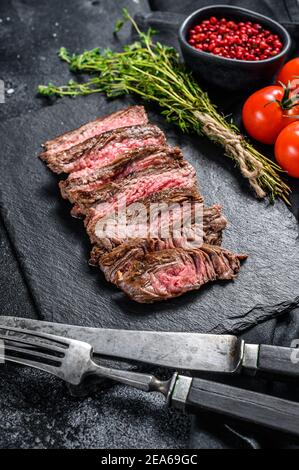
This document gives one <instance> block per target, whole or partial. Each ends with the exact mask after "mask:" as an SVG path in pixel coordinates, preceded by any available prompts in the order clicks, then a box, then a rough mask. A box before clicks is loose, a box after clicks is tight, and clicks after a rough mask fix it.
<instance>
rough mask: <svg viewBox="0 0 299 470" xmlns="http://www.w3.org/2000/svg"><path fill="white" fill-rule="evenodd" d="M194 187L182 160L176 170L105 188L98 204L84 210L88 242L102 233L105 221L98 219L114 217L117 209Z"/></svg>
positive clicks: (191, 174) (191, 173) (188, 167)
mask: <svg viewBox="0 0 299 470" xmlns="http://www.w3.org/2000/svg"><path fill="white" fill-rule="evenodd" d="M194 187H196V174H195V170H194V168H193V167H192V166H191V165H190V164H189V163H187V162H186V161H182V163H181V167H180V168H175V169H170V170H166V171H159V172H158V173H155V172H153V173H150V174H146V175H142V176H140V177H139V178H138V177H135V176H134V177H133V178H130V177H129V178H128V179H127V180H126V181H125V182H123V184H115V186H113V185H111V186H110V187H109V188H105V190H104V191H103V194H102V202H101V203H99V204H97V205H96V206H95V207H93V208H90V209H89V210H88V212H87V217H86V219H85V225H86V228H87V233H88V235H89V236H90V239H91V241H92V242H96V240H97V238H98V232H102V231H103V224H105V223H106V220H104V221H102V222H101V221H100V220H101V219H102V218H104V217H105V218H107V216H110V214H113V215H114V214H115V213H116V212H117V211H119V210H120V209H123V208H125V207H128V206H129V205H131V204H133V203H134V202H137V201H140V200H142V199H143V198H145V197H147V196H150V195H152V194H155V193H158V192H160V191H164V190H167V189H171V188H194Z"/></svg>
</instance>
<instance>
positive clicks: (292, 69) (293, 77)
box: [276, 57, 299, 89]
mask: <svg viewBox="0 0 299 470" xmlns="http://www.w3.org/2000/svg"><path fill="white" fill-rule="evenodd" d="M289 82H290V83H291V84H292V82H293V84H292V89H294V88H298V87H299V57H297V58H296V59H293V60H290V61H289V62H287V63H286V64H285V65H284V66H283V67H282V69H281V71H280V72H279V74H278V76H277V79H276V83H277V84H280V83H283V84H284V85H285V86H287V85H288V83H289Z"/></svg>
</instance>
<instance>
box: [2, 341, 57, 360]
mask: <svg viewBox="0 0 299 470" xmlns="http://www.w3.org/2000/svg"><path fill="white" fill-rule="evenodd" d="M7 351H10V352H17V353H20V354H25V355H26V356H33V357H38V358H40V359H45V360H47V361H48V360H49V361H52V362H57V363H59V364H61V362H62V361H61V360H62V359H63V358H61V357H58V356H50V355H49V354H44V353H41V352H38V351H31V350H29V349H24V348H19V347H15V346H7V345H4V359H5V356H6V354H7Z"/></svg>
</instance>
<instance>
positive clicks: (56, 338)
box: [0, 325, 72, 346]
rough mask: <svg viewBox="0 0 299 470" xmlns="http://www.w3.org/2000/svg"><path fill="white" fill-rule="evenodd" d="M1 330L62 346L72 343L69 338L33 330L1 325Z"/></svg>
mask: <svg viewBox="0 0 299 470" xmlns="http://www.w3.org/2000/svg"><path fill="white" fill-rule="evenodd" d="M0 330H3V331H12V332H15V333H20V334H26V335H28V336H32V337H34V338H41V339H48V340H49V341H52V342H56V343H58V344H61V345H62V346H69V345H70V343H71V341H72V340H70V339H68V338H65V337H61V336H56V335H51V334H48V333H36V332H35V331H33V330H26V329H23V328H14V327H12V326H2V325H0Z"/></svg>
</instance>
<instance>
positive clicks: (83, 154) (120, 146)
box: [41, 124, 166, 177]
mask: <svg viewBox="0 0 299 470" xmlns="http://www.w3.org/2000/svg"><path fill="white" fill-rule="evenodd" d="M165 143H166V138H165V135H164V134H163V132H162V131H161V130H160V129H159V128H158V127H157V126H155V125H153V124H146V125H142V126H131V127H123V128H119V129H114V130H113V131H109V132H105V133H104V134H101V135H99V136H97V137H92V138H91V139H89V140H87V141H85V142H83V143H82V144H79V145H76V146H74V147H71V148H70V149H69V150H66V151H63V152H62V153H61V154H60V158H59V160H57V158H56V156H54V157H53V156H50V157H49V158H47V159H46V161H47V164H48V166H49V167H50V168H51V170H53V171H54V172H56V173H71V172H75V171H76V172H79V171H80V170H81V171H82V173H81V174H80V175H77V176H81V177H82V176H84V174H85V172H88V169H97V168H101V167H104V166H106V165H109V164H111V163H112V162H113V161H115V160H117V159H118V158H119V157H120V156H121V155H123V154H125V153H126V152H129V151H130V150H133V149H136V148H139V147H146V146H149V145H153V146H154V145H155V146H157V145H160V146H164V145H165ZM41 158H42V159H45V157H44V155H43V154H42V155H41Z"/></svg>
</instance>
